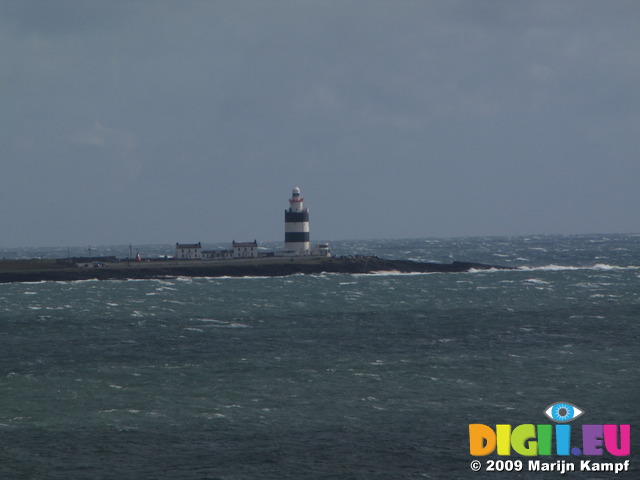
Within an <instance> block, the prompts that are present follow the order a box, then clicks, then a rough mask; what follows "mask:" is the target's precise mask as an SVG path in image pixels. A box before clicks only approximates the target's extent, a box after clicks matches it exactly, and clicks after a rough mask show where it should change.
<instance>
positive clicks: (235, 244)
mask: <svg viewBox="0 0 640 480" xmlns="http://www.w3.org/2000/svg"><path fill="white" fill-rule="evenodd" d="M257 246H258V241H257V240H254V241H253V242H236V241H235V240H234V241H233V247H234V248H235V247H257Z"/></svg>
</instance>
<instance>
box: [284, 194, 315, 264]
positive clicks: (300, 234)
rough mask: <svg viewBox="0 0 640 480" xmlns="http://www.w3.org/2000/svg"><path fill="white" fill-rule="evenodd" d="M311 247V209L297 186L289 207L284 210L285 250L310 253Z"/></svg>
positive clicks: (304, 253) (303, 253)
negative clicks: (306, 204)
mask: <svg viewBox="0 0 640 480" xmlns="http://www.w3.org/2000/svg"><path fill="white" fill-rule="evenodd" d="M310 249H311V246H310V243H309V210H308V209H307V208H306V207H305V206H304V198H302V197H301V196H300V189H299V188H298V187H295V188H294V189H293V193H292V195H291V198H290V199H289V209H288V210H285V211H284V250H285V252H295V253H296V254H299V255H308V254H309V253H310Z"/></svg>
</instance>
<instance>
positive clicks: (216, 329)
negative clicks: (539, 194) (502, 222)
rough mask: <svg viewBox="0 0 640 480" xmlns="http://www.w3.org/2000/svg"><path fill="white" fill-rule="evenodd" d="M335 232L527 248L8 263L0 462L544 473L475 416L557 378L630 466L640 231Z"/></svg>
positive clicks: (49, 467) (502, 417)
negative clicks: (482, 266)
mask: <svg viewBox="0 0 640 480" xmlns="http://www.w3.org/2000/svg"><path fill="white" fill-rule="evenodd" d="M167 248H168V249H167V252H163V251H161V250H162V247H148V249H149V250H154V251H153V252H149V253H147V254H150V253H158V254H160V253H170V247H167ZM107 250H108V249H105V251H107ZM333 250H334V253H338V254H341V253H342V254H376V255H379V256H381V257H387V258H413V259H418V260H435V261H450V260H451V259H457V260H469V261H478V262H485V263H494V264H495V263H502V264H505V265H511V266H521V267H523V268H522V269H520V270H517V271H495V272H492V271H490V272H472V273H465V274H429V275H393V274H380V275H365V276H348V275H317V276H292V277H286V278H241V279H232V278H226V279H182V278H178V279H167V280H163V281H104V282H99V281H86V282H73V283H55V282H49V283H38V284H11V285H0V348H1V350H0V369H1V370H0V478H3V479H5V478H6V479H23V478H24V479H84V478H87V479H111V478H114V479H115V478H119V479H123V478H125V479H128V478H131V479H146V478H150V479H204V478H210V479H216V478H219V479H258V478H260V479H282V478H291V479H405V478H406V479H413V478H433V479H441V478H451V479H453V478H466V477H473V478H494V477H495V476H496V475H498V476H502V477H503V478H507V477H505V475H507V476H508V478H540V477H541V476H543V477H544V478H556V476H555V475H557V474H553V473H546V474H545V473H540V472H538V473H527V472H522V473H513V472H512V473H509V474H504V473H503V474H502V475H500V474H499V473H493V474H490V473H487V472H482V473H473V472H472V471H471V470H470V468H469V464H470V462H471V460H473V459H474V457H471V456H470V455H469V439H468V425H469V424H470V423H485V424H489V425H493V424H496V423H508V424H512V425H517V424H520V423H535V424H538V423H551V422H550V420H549V419H547V418H546V417H545V416H544V415H543V413H542V412H543V410H544V409H545V408H546V407H547V406H549V405H550V404H551V403H554V402H557V401H561V400H562V401H569V402H572V403H574V404H575V405H577V406H579V407H580V408H581V409H583V410H585V412H586V413H585V415H584V416H583V417H582V418H581V419H580V420H578V421H577V422H576V428H578V426H577V424H579V423H581V422H584V423H615V424H631V425H632V432H631V438H632V455H631V457H627V458H629V459H630V460H631V466H632V470H633V471H632V472H631V473H626V478H636V476H638V472H639V471H640V466H639V465H638V463H637V462H639V461H640V460H638V458H637V455H636V454H635V452H637V450H638V447H637V441H636V439H637V437H638V436H640V431H638V426H639V425H640V415H639V413H638V408H637V406H638V404H639V403H640V388H639V387H640V385H639V380H638V379H639V378H640V375H639V373H640V372H639V370H640V367H639V365H640V349H639V348H638V341H639V337H640V326H639V320H640V237H638V236H632V235H618V236H610V237H603V236H583V237H531V238H522V237H519V238H490V239H485V238H466V239H452V240H406V241H370V242H365V241H362V242H339V243H335V244H334V245H333ZM0 253H2V254H3V255H4V256H9V255H11V254H14V255H15V256H19V255H23V256H24V255H27V256H28V253H29V252H26V253H25V252H15V251H4V252H0ZM37 253H38V254H39V255H42V254H43V253H45V254H46V251H45V252H43V251H39V252H37ZM51 254H52V255H55V252H54V251H53V250H52V253H51ZM490 458H499V457H490ZM509 458H511V459H517V458H521V457H519V456H517V455H515V454H514V456H512V457H509ZM555 459H556V457H553V460H555ZM569 460H570V461H577V460H576V459H573V458H569ZM483 461H484V459H483ZM609 461H611V459H610V458H609ZM620 475H624V474H620ZM571 476H573V478H610V477H612V476H613V474H611V473H600V474H595V473H591V474H586V473H584V472H582V473H580V472H578V473H576V474H567V475H565V476H563V477H562V478H564V477H571ZM558 478H559V477H558Z"/></svg>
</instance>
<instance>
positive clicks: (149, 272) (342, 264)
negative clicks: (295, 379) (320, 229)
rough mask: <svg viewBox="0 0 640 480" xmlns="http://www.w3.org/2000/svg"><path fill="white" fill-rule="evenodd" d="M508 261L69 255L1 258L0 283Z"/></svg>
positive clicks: (423, 268) (474, 266)
mask: <svg viewBox="0 0 640 480" xmlns="http://www.w3.org/2000/svg"><path fill="white" fill-rule="evenodd" d="M488 269H503V270H509V269H510V268H509V267H502V266H498V265H486V264H482V263H472V262H452V263H430V262H415V261H411V260H389V259H382V258H378V257H375V256H343V257H313V256H309V257H297V258H296V257H292V258H286V257H270V258H247V259H231V260H220V261H198V260H175V259H168V260H161V259H157V260H149V261H138V262H136V261H126V260H125V261H118V262H112V263H101V262H92V263H86V264H79V263H75V262H71V261H67V260H4V261H0V283H11V282H44V281H76V280H90V279H98V280H136V279H160V278H171V277H174V278H175V277H281V276H287V275H296V274H320V273H344V274H371V273H377V272H398V273H461V272H468V271H471V270H488Z"/></svg>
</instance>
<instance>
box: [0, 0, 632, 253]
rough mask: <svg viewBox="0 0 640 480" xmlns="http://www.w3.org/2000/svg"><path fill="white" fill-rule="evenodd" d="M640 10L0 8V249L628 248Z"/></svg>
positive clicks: (445, 5) (417, 5)
mask: <svg viewBox="0 0 640 480" xmlns="http://www.w3.org/2000/svg"><path fill="white" fill-rule="evenodd" d="M44 4H46V5H47V6H46V7H43V5H44ZM52 5H55V7H54V6H52ZM639 11H640V6H638V5H637V4H636V3H635V2H601V1H580V2H578V1H575V2H574V1H565V2H557V1H548V2H547V1H542V2H528V1H516V2H513V1H492V2H478V1H452V2H437V1H434V2H393V3H390V2H375V1H374V2H371V1H366V2H364V1H348V2H320V1H318V2H294V1H276V2H258V1H256V2H251V1H247V2H231V1H228V2H224V1H220V2H179V3H177V2H162V1H153V2H133V3H121V2H116V3H114V2H106V1H105V2H88V3H87V2H66V1H62V2H55V3H54V4H51V3H50V2H26V3H24V2H4V3H1V2H0V58H2V59H3V60H2V62H1V63H0V98H2V102H3V112H4V113H3V116H2V124H1V125H0V126H1V127H2V128H0V158H2V162H3V169H4V173H3V176H2V178H1V179H0V200H2V202H3V203H4V204H10V203H11V202H12V200H14V199H15V198H20V199H21V202H20V203H21V212H22V213H23V215H19V216H18V215H16V214H15V213H13V212H12V211H11V210H10V209H7V208H4V209H0V221H2V222H3V223H4V224H6V225H13V226H14V227H15V228H10V229H8V232H7V233H5V238H4V240H2V242H1V243H3V244H5V245H7V246H11V245H19V244H23V245H29V244H31V245H34V244H47V243H53V244H61V245H68V244H82V243H120V242H129V241H136V242H173V241H178V240H180V241H190V240H193V241H200V240H201V241H208V240H211V241H224V240H229V239H231V238H235V239H241V238H248V239H253V238H256V237H257V238H258V239H259V240H260V239H263V240H271V239H279V238H280V237H281V236H282V233H281V230H282V218H281V216H282V215H281V214H282V209H283V208H284V207H285V206H286V199H287V196H288V194H289V191H290V188H291V187H292V186H293V185H294V184H299V185H300V186H301V187H302V188H303V193H304V194H305V196H306V197H307V201H308V202H309V205H310V207H311V208H312V228H313V231H312V236H313V237H315V238H317V239H319V238H326V239H332V238H335V239H337V238H353V237H381V236H384V237H416V236H453V235H478V234H519V233H553V232H559V233H585V232H610V231H637V228H638V223H639V221H640V214H639V213H638V209H637V208H636V206H637V194H636V193H635V191H636V187H635V185H636V184H637V183H638V180H640V175H639V174H640V171H639V169H640V167H639V166H638V165H639V164H638V162H637V152H638V151H639V149H638V147H639V146H640V145H639V143H640V140H638V139H639V138H640V137H639V136H638V135H637V132H638V127H639V123H640V122H639V116H640V114H639V113H638V112H640V108H639V107H640V105H638V103H639V100H638V99H639V98H640V95H638V93H639V91H638V90H639V89H640V87H638V86H637V78H638V73H640V72H639V70H640V58H639V55H638V53H637V52H639V51H640V49H639V48H638V46H639V45H638V43H639V40H638V36H637V31H638V20H637V19H638V18H640V17H639V16H638V13H639ZM87 184H89V185H91V188H89V187H87V186H86V185H87ZM25 191H29V192H30V194H29V195H25V194H24V192H25ZM43 203H46V207H43ZM60 211H66V212H69V211H73V212H74V215H73V216H59V215H58V214H57V213H56V212H60ZM54 218H55V220H54ZM95 218H100V219H101V220H100V222H99V224H100V225H101V227H100V228H97V227H96V226H95V225H96V222H95V221H93V220H91V221H89V220H86V219H95ZM132 237H133V238H132Z"/></svg>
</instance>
